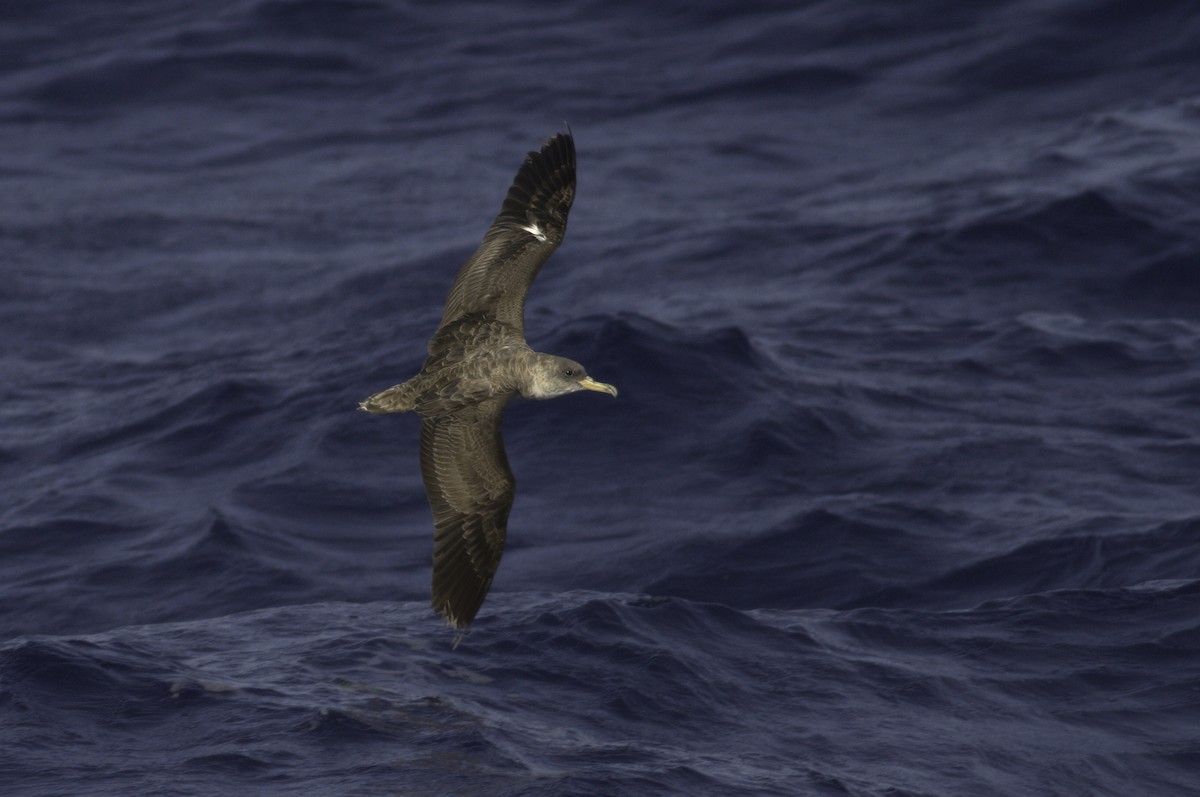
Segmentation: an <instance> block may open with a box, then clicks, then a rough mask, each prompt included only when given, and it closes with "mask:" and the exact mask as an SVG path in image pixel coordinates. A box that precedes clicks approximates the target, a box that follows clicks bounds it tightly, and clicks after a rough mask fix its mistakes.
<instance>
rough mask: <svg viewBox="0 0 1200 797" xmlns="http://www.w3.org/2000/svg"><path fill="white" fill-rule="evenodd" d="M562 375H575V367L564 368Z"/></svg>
mask: <svg viewBox="0 0 1200 797" xmlns="http://www.w3.org/2000/svg"><path fill="white" fill-rule="evenodd" d="M563 376H575V369H574V368H564V369H563Z"/></svg>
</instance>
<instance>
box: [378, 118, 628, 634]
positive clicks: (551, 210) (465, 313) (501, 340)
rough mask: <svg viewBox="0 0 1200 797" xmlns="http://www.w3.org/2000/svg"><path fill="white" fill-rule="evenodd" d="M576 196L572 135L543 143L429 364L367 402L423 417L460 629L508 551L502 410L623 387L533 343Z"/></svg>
mask: <svg viewBox="0 0 1200 797" xmlns="http://www.w3.org/2000/svg"><path fill="white" fill-rule="evenodd" d="M574 199H575V143H574V141H573V140H572V138H571V135H570V134H569V133H568V134H559V135H556V136H554V137H553V138H551V139H550V140H549V141H547V142H546V143H545V144H543V145H542V148H541V150H540V151H538V152H531V153H529V156H528V157H526V159H525V162H524V163H523V164H522V165H521V168H520V170H519V171H518V172H517V176H516V178H515V179H514V180H513V184H512V187H511V188H509V189H508V195H507V196H506V197H505V199H504V204H503V205H502V206H501V208H500V215H499V216H497V217H496V221H495V222H494V223H493V224H492V226H491V229H489V230H488V232H487V235H485V236H484V238H483V243H482V244H481V245H480V247H479V249H477V250H476V251H475V254H473V255H471V257H470V258H469V259H468V260H467V262H466V263H464V264H463V266H462V268H461V269H460V270H459V272H458V277H457V278H456V279H455V280H454V285H453V286H452V287H451V288H450V295H449V297H448V298H447V300H446V309H445V312H444V313H443V315H442V322H441V324H440V325H439V326H438V329H437V331H436V332H435V333H434V335H433V338H432V339H431V340H430V341H429V357H428V358H427V359H426V360H425V365H424V367H423V368H422V369H421V372H420V373H419V374H417V375H416V376H414V377H413V378H412V379H409V380H408V381H407V382H404V383H402V384H399V385H396V386H395V387H392V388H389V389H387V390H384V391H382V392H380V393H376V394H375V395H373V396H371V397H370V398H368V399H367V400H366V401H363V402H362V403H361V404H360V405H359V407H360V408H361V409H363V410H366V411H367V412H375V413H385V412H407V411H415V412H416V413H417V414H418V415H420V416H421V476H422V479H423V480H424V482H425V492H426V494H427V495H428V497H429V506H430V508H431V509H432V510H433V525H434V543H433V599H432V603H433V608H434V609H436V610H437V611H438V612H439V613H441V614H442V616H443V617H445V618H446V620H447V621H448V622H449V623H450V624H451V625H453V626H455V627H456V628H460V629H462V628H466V627H467V626H468V625H470V623H471V621H472V620H473V619H474V618H475V614H476V612H478V611H479V607H480V605H482V603H483V599H484V597H486V596H487V591H488V588H489V587H490V586H491V584H492V578H493V577H494V576H495V574H496V568H497V567H498V566H499V564H500V557H501V555H502V554H503V552H504V540H505V535H506V533H507V528H508V513H509V510H510V509H511V508H512V502H513V495H514V492H515V489H516V486H515V482H514V481H513V475H512V470H511V469H510V468H509V466H508V457H507V456H505V453H504V441H503V439H501V436H500V420H501V417H502V416H503V414H504V408H505V407H506V406H507V405H508V402H509V401H510V400H511V399H512V397H513V396H514V395H517V394H520V395H522V396H525V397H526V398H553V397H555V396H560V395H563V394H565V393H571V392H574V391H576V390H599V391H603V392H606V393H610V394H611V395H614V396H615V395H616V394H617V390H616V388H614V387H613V386H612V385H605V384H602V383H600V382H596V381H594V380H592V379H591V378H590V377H588V375H587V372H586V371H585V370H584V368H583V366H581V365H580V364H579V363H577V362H574V361H573V360H568V359H566V358H563V357H555V356H553V355H549V354H541V353H539V352H535V351H533V350H531V349H530V348H529V346H528V344H527V343H526V342H525V319H524V314H525V296H526V294H527V293H528V291H529V286H530V284H531V283H532V282H533V278H534V277H535V276H537V273H538V271H539V270H540V269H541V267H542V264H543V263H545V262H546V259H547V258H548V257H550V254H551V253H552V252H553V251H554V250H555V249H556V248H557V247H558V245H559V243H561V242H562V239H563V233H564V232H565V231H566V228H567V213H568V212H569V211H570V209H571V203H572V201H573V200H574Z"/></svg>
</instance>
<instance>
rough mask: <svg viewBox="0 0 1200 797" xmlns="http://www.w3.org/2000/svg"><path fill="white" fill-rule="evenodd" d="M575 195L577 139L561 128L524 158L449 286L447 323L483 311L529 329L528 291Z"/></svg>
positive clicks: (555, 242)
mask: <svg viewBox="0 0 1200 797" xmlns="http://www.w3.org/2000/svg"><path fill="white" fill-rule="evenodd" d="M574 199H575V141H574V139H572V138H571V134H570V133H559V134H558V135H556V136H554V137H553V138H551V139H549V140H548V141H547V142H546V143H545V144H543V145H542V148H541V150H539V151H538V152H530V153H529V155H528V156H527V157H526V158H525V162H524V163H523V164H522V165H521V168H520V170H519V171H518V172H517V176H516V178H515V179H514V180H513V184H512V187H511V188H509V189H508V196H506V197H505V198H504V204H503V205H501V207H500V215H499V216H497V217H496V221H495V223H493V224H492V227H491V229H490V230H488V232H487V235H485V236H484V237H483V243H482V244H480V246H479V249H477V250H476V251H475V254H473V255H471V257H470V259H469V260H467V262H466V263H464V264H463V267H462V268H461V269H460V270H459V272H458V277H457V279H455V280H454V285H453V287H451V288H450V296H449V298H447V299H446V310H445V312H444V313H443V315H442V326H444V325H446V324H448V323H450V322H451V321H454V320H455V319H458V318H461V317H462V316H464V315H466V314H468V313H480V314H482V315H484V316H490V317H492V318H496V319H498V320H500V321H503V322H504V323H506V324H509V325H511V326H512V327H514V328H515V329H518V330H523V329H524V328H525V319H524V316H525V295H526V294H527V293H528V292H529V286H530V284H532V283H533V278H534V277H535V276H537V273H538V271H539V270H540V269H541V267H542V264H543V263H545V262H546V259H547V258H549V257H550V253H551V252H553V251H554V250H555V249H556V248H558V245H559V244H560V243H561V242H562V239H563V233H565V232H566V229H567V213H568V211H570V210H571V202H573V201H574Z"/></svg>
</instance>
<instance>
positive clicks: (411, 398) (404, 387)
mask: <svg viewBox="0 0 1200 797" xmlns="http://www.w3.org/2000/svg"><path fill="white" fill-rule="evenodd" d="M416 405H417V391H416V390H415V389H414V388H413V386H412V384H411V380H410V381H409V382H404V383H403V384H399V385H396V386H395V387H389V388H388V389H387V390H381V391H379V392H378V393H376V394H375V395H373V396H370V397H368V398H367V399H366V400H365V401H361V402H359V404H358V408H359V409H360V410H364V411H366V412H408V411H409V410H411V409H413V408H414V407H416Z"/></svg>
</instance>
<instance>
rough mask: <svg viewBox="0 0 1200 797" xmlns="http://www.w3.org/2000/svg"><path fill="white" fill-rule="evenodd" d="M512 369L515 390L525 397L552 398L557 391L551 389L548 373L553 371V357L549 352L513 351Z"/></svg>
mask: <svg viewBox="0 0 1200 797" xmlns="http://www.w3.org/2000/svg"><path fill="white" fill-rule="evenodd" d="M514 355H515V356H514V358H513V361H514V364H516V365H517V367H516V368H514V369H513V373H514V374H515V378H514V381H515V383H516V386H517V392H518V393H520V394H521V395H522V396H523V397H525V398H527V399H546V398H553V397H554V396H556V395H558V393H557V392H556V391H555V390H553V389H552V384H553V383H552V381H551V380H550V375H551V374H552V373H553V365H552V360H553V358H552V357H551V356H550V355H549V354H542V353H541V352H538V351H533V350H531V349H525V350H523V351H518V352H514Z"/></svg>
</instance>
